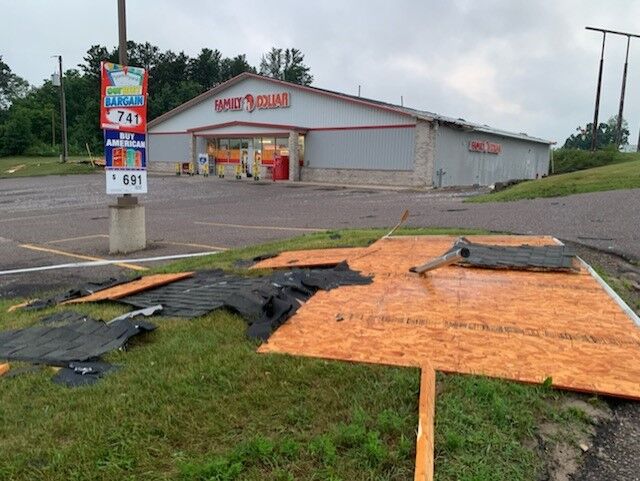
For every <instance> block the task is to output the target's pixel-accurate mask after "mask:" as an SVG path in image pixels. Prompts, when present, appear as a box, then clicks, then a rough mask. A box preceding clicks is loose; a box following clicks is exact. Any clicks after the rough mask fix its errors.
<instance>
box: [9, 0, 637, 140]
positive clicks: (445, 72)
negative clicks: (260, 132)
mask: <svg viewBox="0 0 640 481" xmlns="http://www.w3.org/2000/svg"><path fill="white" fill-rule="evenodd" d="M0 2H1V3H2V9H3V17H4V18H8V19H9V21H7V22H5V24H4V27H3V29H2V30H0V45H1V46H2V47H0V55H3V57H4V60H5V61H6V62H7V63H9V65H10V66H11V68H12V69H13V70H14V71H15V72H16V73H17V74H18V75H21V76H23V77H26V78H27V79H28V80H29V81H30V82H32V83H35V84H38V83H40V82H41V80H42V79H44V78H48V77H49V75H50V74H51V72H52V71H53V69H54V62H53V60H52V59H50V58H49V56H50V55H53V54H57V53H61V54H62V55H63V56H64V58H65V65H67V66H74V65H75V64H77V63H80V62H81V61H82V57H83V55H84V53H85V51H86V50H87V48H88V47H89V46H90V45H93V44H103V45H109V46H113V45H115V44H116V43H117V24H116V2H115V1H114V0H103V1H99V2H98V1H95V0H94V1H90V2H89V1H86V0H58V1H56V2H36V1H34V0H23V1H20V2H14V1H10V0H0ZM638 16H640V2H629V1H622V0H613V1H611V2H602V1H595V0H563V1H562V2H548V1H543V0H538V1H528V2H518V1H513V0H452V1H447V2H442V1H438V0H423V1H418V0H396V1H394V2H389V1H388V0H350V1H344V0H324V1H322V2H307V3H300V2H298V1H294V0H274V1H271V2H264V1H259V0H244V1H237V0H235V1H234V0H218V1H216V2H215V3H212V2H210V1H207V0H188V1H183V2H176V1H175V0H136V1H129V2H128V3H127V21H128V34H129V38H130V39H133V40H136V41H149V42H151V43H153V44H155V45H158V46H159V47H160V48H161V49H163V50H165V49H171V50H174V51H177V52H178V51H185V52H186V53H187V54H189V55H196V54H197V53H198V51H199V50H200V49H201V48H203V47H208V48H218V49H219V50H220V51H221V52H222V53H223V55H225V56H234V55H237V54H240V53H246V54H247V58H248V60H249V62H251V63H253V64H258V63H259V61H260V56H261V55H262V54H263V53H264V52H266V51H267V50H269V49H270V48H271V47H272V46H281V47H296V48H300V49H301V50H302V51H303V52H304V53H305V58H306V61H307V63H308V64H309V65H310V66H311V70H312V74H313V75H314V77H315V84H316V85H317V86H319V87H324V88H328V89H332V90H339V91H343V92H347V93H357V91H358V85H360V86H361V88H362V95H363V96H367V97H371V98H376V99H380V100H384V101H389V102H394V103H399V102H400V98H401V96H402V97H403V98H404V103H405V105H408V106H411V107H415V108H419V109H424V110H429V111H432V112H437V113H441V114H443V115H450V116H453V117H462V118H465V119H467V120H469V121H475V122H479V123H486V124H489V125H493V126H496V127H500V128H504V129H509V130H514V131H526V132H529V133H531V134H533V135H537V136H542V137H547V138H550V139H556V140H558V141H560V142H562V141H564V139H565V138H566V137H567V136H568V135H570V134H571V133H572V132H573V130H574V129H575V127H576V126H577V125H584V124H585V123H586V122H589V121H590V120H591V118H592V116H593V104H594V96H595V83H596V76H597V65H598V57H599V48H600V41H601V38H600V37H599V35H597V34H595V33H593V32H589V31H586V30H585V29H584V27H585V26H586V25H596V26H597V25H600V26H604V27H609V28H616V29H620V30H629V31H634V29H636V28H637V25H636V24H637V22H636V19H637V18H638ZM624 47H625V41H624V39H622V38H614V37H612V38H610V39H608V40H607V49H606V60H605V71H604V76H603V93H602V100H601V117H602V119H603V120H606V118H607V117H608V116H610V115H613V114H615V113H616V112H617V106H618V99H619V93H620V80H621V71H622V63H623V61H624V58H623V57H624ZM638 86H640V41H639V42H635V41H634V42H632V47H631V55H630V67H629V78H628V83H627V98H626V102H625V117H626V118H627V119H628V120H629V123H630V127H631V131H632V135H631V137H632V138H634V139H635V138H636V137H637V132H638V127H639V126H640V87H638Z"/></svg>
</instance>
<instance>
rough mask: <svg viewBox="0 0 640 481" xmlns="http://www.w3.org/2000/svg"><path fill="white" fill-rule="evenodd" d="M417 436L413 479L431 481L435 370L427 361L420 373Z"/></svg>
mask: <svg viewBox="0 0 640 481" xmlns="http://www.w3.org/2000/svg"><path fill="white" fill-rule="evenodd" d="M418 405H419V409H418V436H417V439H416V469H415V475H414V481H433V472H434V469H433V453H434V439H435V438H434V436H435V433H434V431H435V430H434V420H435V414H436V372H435V371H434V370H433V367H432V366H431V364H429V363H425V364H424V365H423V366H422V371H421V373H420V400H419V402H418Z"/></svg>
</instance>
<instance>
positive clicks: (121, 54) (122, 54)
mask: <svg viewBox="0 0 640 481" xmlns="http://www.w3.org/2000/svg"><path fill="white" fill-rule="evenodd" d="M118 58H119V60H120V65H127V8H126V5H125V0H118Z"/></svg>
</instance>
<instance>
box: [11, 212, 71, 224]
mask: <svg viewBox="0 0 640 481" xmlns="http://www.w3.org/2000/svg"><path fill="white" fill-rule="evenodd" d="M60 215H66V216H68V215H69V214H68V213H65V212H60V213H58V214H56V213H51V214H43V215H29V216H25V217H8V218H6V219H0V222H16V221H20V220H30V219H43V218H50V217H53V216H60Z"/></svg>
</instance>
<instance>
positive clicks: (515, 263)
mask: <svg viewBox="0 0 640 481" xmlns="http://www.w3.org/2000/svg"><path fill="white" fill-rule="evenodd" d="M462 247H466V248H467V249H469V252H470V255H469V257H468V258H466V259H463V260H461V261H458V265H461V266H470V267H483V268H487V269H520V270H535V271H567V272H571V271H577V270H578V267H577V257H576V251H575V249H574V248H572V247H569V246H565V245H548V246H530V245H522V246H501V245H489V244H475V243H473V242H469V241H468V240H467V239H465V238H464V237H463V238H460V239H459V240H457V241H456V242H455V244H454V245H453V247H452V248H451V250H450V251H449V252H454V251H456V250H458V249H460V248H462Z"/></svg>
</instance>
